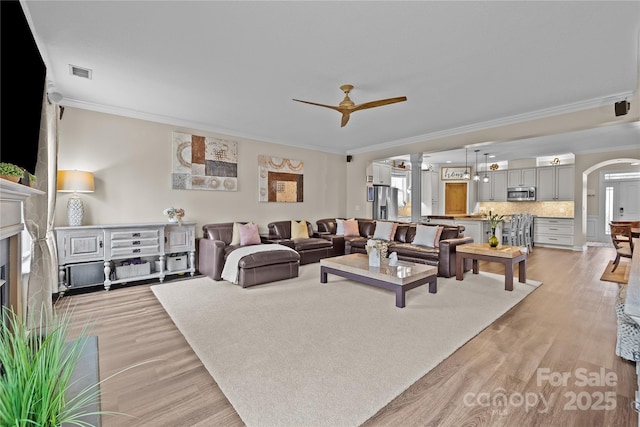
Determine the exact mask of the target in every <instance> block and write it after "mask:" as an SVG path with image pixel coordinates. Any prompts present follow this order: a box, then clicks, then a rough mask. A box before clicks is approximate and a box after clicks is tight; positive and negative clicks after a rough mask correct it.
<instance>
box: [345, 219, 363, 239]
mask: <svg viewBox="0 0 640 427" xmlns="http://www.w3.org/2000/svg"><path fill="white" fill-rule="evenodd" d="M343 225H344V235H345V236H354V237H358V236H359V235H360V230H359V229H358V221H356V220H355V219H348V220H345V221H344V222H343Z"/></svg>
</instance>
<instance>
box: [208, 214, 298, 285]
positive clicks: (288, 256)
mask: <svg viewBox="0 0 640 427" xmlns="http://www.w3.org/2000/svg"><path fill="white" fill-rule="evenodd" d="M202 232H203V238H201V239H199V242H198V270H199V271H200V273H202V274H204V275H206V276H208V277H211V278H212V279H213V280H222V270H223V268H224V263H225V261H226V259H227V256H228V255H229V254H230V253H231V252H232V251H234V250H235V249H237V248H239V247H240V246H237V245H231V244H230V243H231V240H232V237H233V223H232V222H227V223H218V224H205V225H203V226H202ZM299 265H300V255H298V254H297V253H295V252H292V251H288V250H285V251H283V250H280V251H277V250H276V251H267V252H257V253H254V254H251V255H246V256H244V257H242V258H241V259H240V261H239V263H238V284H239V285H240V286H242V287H243V288H246V287H249V286H254V285H259V284H262V283H269V282H274V281H277V280H283V279H290V278H293V277H298V270H299Z"/></svg>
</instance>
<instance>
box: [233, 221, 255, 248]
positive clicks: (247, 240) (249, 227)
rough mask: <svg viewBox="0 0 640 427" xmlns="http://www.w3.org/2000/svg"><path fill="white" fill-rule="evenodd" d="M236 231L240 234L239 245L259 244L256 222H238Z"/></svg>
mask: <svg viewBox="0 0 640 427" xmlns="http://www.w3.org/2000/svg"><path fill="white" fill-rule="evenodd" d="M238 232H239V234H240V246H247V245H259V244H260V243H261V241H260V233H258V224H253V223H249V224H238Z"/></svg>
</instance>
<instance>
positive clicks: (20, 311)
mask: <svg viewBox="0 0 640 427" xmlns="http://www.w3.org/2000/svg"><path fill="white" fill-rule="evenodd" d="M37 194H45V193H44V192H43V191H40V190H36V189H35V188H31V187H27V186H25V185H22V184H16V183H14V182H11V181H7V180H5V179H2V178H0V270H1V271H0V274H2V275H3V276H2V277H1V278H0V281H4V282H5V283H4V285H3V286H2V288H4V289H2V295H3V300H2V304H4V305H8V306H9V307H10V308H11V309H13V311H14V312H15V313H16V314H17V315H18V316H23V315H24V309H25V304H26V301H25V300H24V298H25V295H26V292H25V291H26V290H25V288H24V287H25V286H26V284H24V283H22V252H23V251H22V249H23V248H22V244H21V240H22V239H21V236H20V234H21V233H22V230H24V215H23V210H24V201H25V200H26V199H27V198H28V197H30V196H33V195H37ZM5 287H6V288H5ZM5 298H6V299H7V300H8V301H5V300H4V299H5Z"/></svg>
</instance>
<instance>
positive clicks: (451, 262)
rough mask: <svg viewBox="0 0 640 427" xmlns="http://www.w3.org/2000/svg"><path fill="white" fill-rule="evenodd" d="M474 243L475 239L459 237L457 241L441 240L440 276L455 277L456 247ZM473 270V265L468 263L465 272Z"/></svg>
mask: <svg viewBox="0 0 640 427" xmlns="http://www.w3.org/2000/svg"><path fill="white" fill-rule="evenodd" d="M466 243H473V237H459V238H457V239H445V240H440V243H439V247H440V252H439V254H438V275H439V276H442V277H453V276H455V274H456V246H458V245H464V244H466ZM470 269H471V263H470V262H467V263H465V266H464V271H469V270H470Z"/></svg>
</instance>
